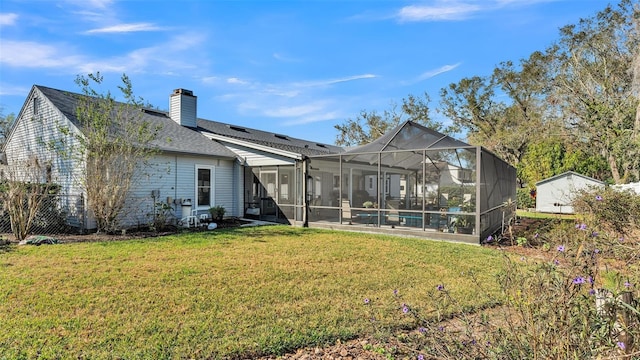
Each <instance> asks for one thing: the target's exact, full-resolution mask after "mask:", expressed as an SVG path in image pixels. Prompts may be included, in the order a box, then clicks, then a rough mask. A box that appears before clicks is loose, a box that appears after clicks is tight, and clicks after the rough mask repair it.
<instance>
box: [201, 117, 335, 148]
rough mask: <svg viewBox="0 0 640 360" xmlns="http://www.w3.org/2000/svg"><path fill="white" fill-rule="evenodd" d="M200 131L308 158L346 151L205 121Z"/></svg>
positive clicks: (241, 127) (202, 122)
mask: <svg viewBox="0 0 640 360" xmlns="http://www.w3.org/2000/svg"><path fill="white" fill-rule="evenodd" d="M198 129H199V130H201V131H206V132H210V133H212V134H216V135H222V136H226V137H229V138H233V139H238V140H243V141H247V142H250V143H254V144H259V145H264V146H269V147H272V148H275V149H280V150H285V151H289V152H293V153H297V154H302V155H306V156H313V155H328V154H337V153H341V152H343V151H344V149H342V148H341V147H339V146H335V145H329V144H322V143H317V142H314V141H308V140H303V139H297V138H293V137H290V136H286V135H282V134H278V133H272V132H268V131H262V130H256V129H251V128H247V127H244V126H237V125H232V124H225V123H221V122H217V121H211V120H205V119H198Z"/></svg>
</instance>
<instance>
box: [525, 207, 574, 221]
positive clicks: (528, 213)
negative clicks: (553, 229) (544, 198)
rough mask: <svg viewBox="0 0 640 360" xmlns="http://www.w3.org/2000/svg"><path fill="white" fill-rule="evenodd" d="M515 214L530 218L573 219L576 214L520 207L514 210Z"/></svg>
mask: <svg viewBox="0 0 640 360" xmlns="http://www.w3.org/2000/svg"><path fill="white" fill-rule="evenodd" d="M516 215H518V216H520V217H525V218H532V219H561V220H574V219H575V218H576V216H575V215H573V214H550V213H542V212H533V211H526V210H522V209H518V210H517V211H516Z"/></svg>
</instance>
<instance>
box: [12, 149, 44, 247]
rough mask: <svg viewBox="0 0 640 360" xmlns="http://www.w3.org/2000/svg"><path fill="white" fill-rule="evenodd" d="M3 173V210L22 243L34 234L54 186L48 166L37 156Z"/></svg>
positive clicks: (15, 234) (14, 233)
mask: <svg viewBox="0 0 640 360" xmlns="http://www.w3.org/2000/svg"><path fill="white" fill-rule="evenodd" d="M2 174H3V179H2V180H3V181H2V184H1V185H0V200H1V201H2V208H3V210H4V211H6V212H7V213H8V214H9V221H10V222H11V231H12V232H13V235H14V236H15V237H16V239H17V240H19V241H20V240H23V239H24V238H26V237H27V235H28V234H29V232H30V231H31V225H32V224H33V221H34V220H35V219H36V216H37V214H38V211H39V210H40V208H41V205H42V203H43V202H44V201H45V199H46V198H47V196H49V191H50V190H51V189H52V188H53V187H54V185H53V184H52V183H51V181H49V180H50V179H48V178H47V169H46V165H45V164H43V163H42V162H41V161H40V160H39V159H38V158H36V157H33V158H31V159H29V160H26V161H23V162H20V163H18V164H14V165H13V166H7V167H5V168H4V169H3V171H2Z"/></svg>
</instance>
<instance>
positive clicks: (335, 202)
mask: <svg viewBox="0 0 640 360" xmlns="http://www.w3.org/2000/svg"><path fill="white" fill-rule="evenodd" d="M515 193H516V171H515V169H514V168H513V167H511V166H510V165H508V164H506V163H505V162H504V161H502V160H500V159H499V158H497V157H496V156H495V155H493V154H491V153H489V152H488V151H486V150H484V149H482V148H481V147H477V146H470V145H468V144H466V143H464V142H461V141H459V140H456V139H454V138H452V137H450V136H446V135H443V134H440V133H438V132H436V131H433V130H431V129H428V128H426V127H424V126H422V125H419V124H416V123H413V122H406V123H404V124H402V125H401V126H399V127H398V128H396V129H394V130H393V131H391V132H389V133H387V134H386V135H384V136H382V137H380V138H378V139H377V140H376V141H374V142H372V143H370V144H367V145H363V146H359V147H356V148H353V149H350V150H347V151H346V152H343V153H339V154H335V155H326V156H315V157H311V158H310V159H309V164H308V173H307V198H308V199H309V201H310V206H309V218H308V222H309V226H312V227H314V226H315V227H332V228H335V227H336V226H337V225H339V227H360V228H367V229H368V230H370V231H379V232H395V233H398V232H402V231H406V232H407V234H413V235H417V234H420V235H421V236H425V237H429V238H434V239H445V240H458V241H465V242H472V243H479V242H480V241H481V240H482V239H485V238H486V237H487V236H488V235H490V234H491V233H493V232H494V231H496V230H497V229H499V228H500V227H501V226H502V224H503V222H504V221H507V220H508V219H509V218H510V217H511V216H512V215H513V212H515V206H514V204H515V203H514V201H515V198H516V197H515ZM512 204H513V205H512Z"/></svg>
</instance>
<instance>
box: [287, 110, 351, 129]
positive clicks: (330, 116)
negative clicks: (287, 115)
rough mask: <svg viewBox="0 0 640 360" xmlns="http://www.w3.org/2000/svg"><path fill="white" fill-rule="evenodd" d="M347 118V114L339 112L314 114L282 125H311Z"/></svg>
mask: <svg viewBox="0 0 640 360" xmlns="http://www.w3.org/2000/svg"><path fill="white" fill-rule="evenodd" d="M346 117H347V116H346V115H345V114H343V113H341V112H339V111H329V112H316V113H313V114H309V115H306V116H302V117H299V118H296V119H294V120H289V121H285V122H284V123H282V125H285V126H294V125H304V124H311V123H314V122H320V121H328V120H335V119H344V118H346Z"/></svg>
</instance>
